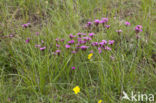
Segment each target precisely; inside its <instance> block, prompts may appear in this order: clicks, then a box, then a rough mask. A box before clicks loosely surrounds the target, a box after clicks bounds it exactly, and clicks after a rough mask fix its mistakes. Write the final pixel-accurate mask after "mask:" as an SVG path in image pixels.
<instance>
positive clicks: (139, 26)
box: [135, 25, 142, 33]
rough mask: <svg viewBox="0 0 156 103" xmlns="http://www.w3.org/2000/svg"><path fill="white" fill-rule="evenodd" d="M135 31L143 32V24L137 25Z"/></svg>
mask: <svg viewBox="0 0 156 103" xmlns="http://www.w3.org/2000/svg"><path fill="white" fill-rule="evenodd" d="M135 31H136V33H139V32H142V26H141V25H137V26H136V27H135Z"/></svg>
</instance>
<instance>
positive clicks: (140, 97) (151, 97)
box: [122, 91, 154, 102]
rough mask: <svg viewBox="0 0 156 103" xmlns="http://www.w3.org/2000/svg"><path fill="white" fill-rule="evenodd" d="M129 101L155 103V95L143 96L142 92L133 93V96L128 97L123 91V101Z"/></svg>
mask: <svg viewBox="0 0 156 103" xmlns="http://www.w3.org/2000/svg"><path fill="white" fill-rule="evenodd" d="M124 99H125V100H129V101H149V102H154V95H153V94H141V93H140V92H138V93H134V92H133V91H132V92H131V95H128V94H127V93H126V92H125V91H123V97H122V100H124Z"/></svg>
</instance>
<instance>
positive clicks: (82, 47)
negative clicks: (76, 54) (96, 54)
mask: <svg viewBox="0 0 156 103" xmlns="http://www.w3.org/2000/svg"><path fill="white" fill-rule="evenodd" d="M80 48H81V49H82V50H87V48H88V46H85V45H83V46H81V47H80Z"/></svg>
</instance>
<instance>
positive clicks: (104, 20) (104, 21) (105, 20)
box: [100, 18, 108, 24]
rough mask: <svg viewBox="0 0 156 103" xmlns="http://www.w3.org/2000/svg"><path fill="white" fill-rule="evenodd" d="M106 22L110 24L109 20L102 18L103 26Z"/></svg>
mask: <svg viewBox="0 0 156 103" xmlns="http://www.w3.org/2000/svg"><path fill="white" fill-rule="evenodd" d="M106 22H108V18H102V20H101V21H100V23H101V24H105V23H106Z"/></svg>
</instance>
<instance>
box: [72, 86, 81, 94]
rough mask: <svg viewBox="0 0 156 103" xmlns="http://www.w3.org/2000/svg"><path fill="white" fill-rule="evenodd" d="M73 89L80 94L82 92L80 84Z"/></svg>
mask: <svg viewBox="0 0 156 103" xmlns="http://www.w3.org/2000/svg"><path fill="white" fill-rule="evenodd" d="M73 91H74V93H75V94H78V93H79V92H80V87H79V86H76V87H74V88H73Z"/></svg>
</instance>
